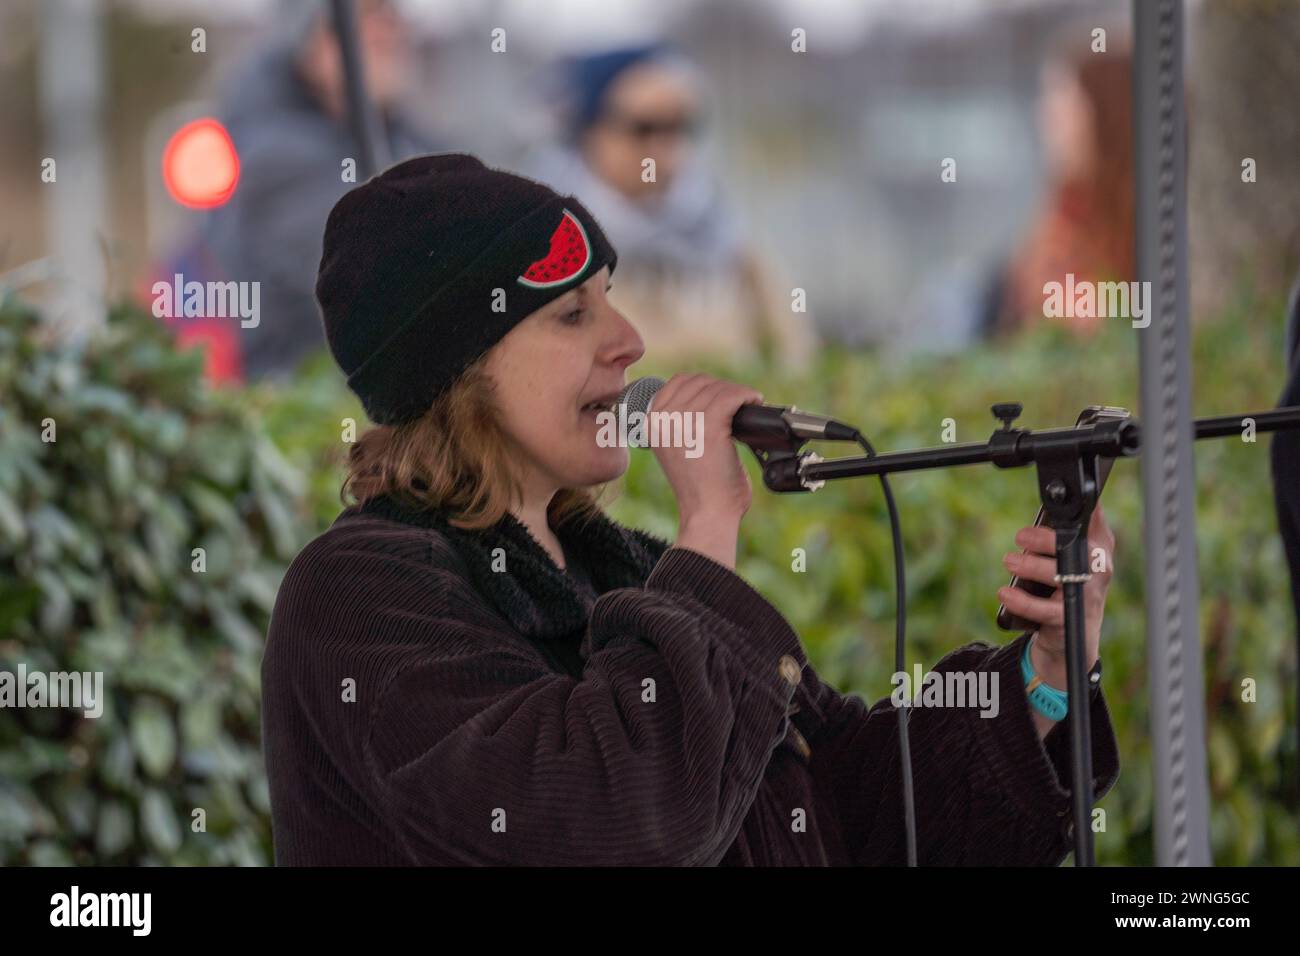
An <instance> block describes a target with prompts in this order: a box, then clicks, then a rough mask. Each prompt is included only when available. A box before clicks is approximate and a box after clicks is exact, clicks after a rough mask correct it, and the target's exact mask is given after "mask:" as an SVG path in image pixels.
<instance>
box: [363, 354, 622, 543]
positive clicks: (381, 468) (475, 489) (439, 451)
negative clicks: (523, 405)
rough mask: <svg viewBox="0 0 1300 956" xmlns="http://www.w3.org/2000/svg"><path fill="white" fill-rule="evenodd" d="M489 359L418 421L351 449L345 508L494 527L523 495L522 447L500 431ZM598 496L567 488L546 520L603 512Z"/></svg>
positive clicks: (381, 429)
mask: <svg viewBox="0 0 1300 956" xmlns="http://www.w3.org/2000/svg"><path fill="white" fill-rule="evenodd" d="M494 394H495V386H494V383H493V382H492V379H491V377H490V376H489V375H488V373H487V369H486V355H484V356H481V357H480V358H479V359H478V360H477V361H475V362H474V363H473V364H472V365H470V366H469V367H468V368H467V369H465V371H464V372H462V373H461V374H460V375H459V376H458V377H457V379H456V381H455V382H453V383H452V385H451V386H450V387H449V388H448V389H447V390H446V391H445V392H443V393H442V394H441V395H439V396H438V398H436V399H435V400H434V402H433V404H432V405H431V406H430V408H429V409H428V411H426V412H425V413H424V414H423V415H421V416H420V417H419V418H418V419H416V420H414V421H411V422H405V423H403V424H400V425H376V426H374V427H372V428H370V429H368V430H367V431H366V432H364V433H363V434H362V435H361V437H360V438H359V439H358V440H357V441H356V443H355V444H353V446H352V447H351V448H350V449H349V451H348V460H347V477H346V478H345V479H344V481H343V487H342V488H341V489H340V492H339V497H340V499H341V500H342V502H343V504H344V505H349V504H352V503H354V502H355V503H357V504H364V503H365V502H367V501H369V500H371V499H372V498H376V497H379V496H380V495H388V496H390V497H392V498H394V499H396V500H398V501H400V502H402V503H403V504H405V505H407V506H414V507H415V508H417V509H429V510H442V511H445V512H447V513H448V520H449V522H450V523H451V524H452V525H454V526H455V527H458V528H463V529H466V530H471V531H476V530H481V529H483V528H488V527H491V526H493V525H495V524H496V523H497V522H498V521H500V520H501V518H502V517H503V516H504V515H505V513H506V512H507V511H509V510H510V509H511V507H512V505H513V504H514V503H515V502H518V501H520V500H522V489H521V487H520V484H519V480H518V476H517V474H516V472H515V469H514V468H513V467H512V460H513V458H514V457H515V453H516V451H517V448H516V446H515V444H514V442H513V441H512V440H511V439H510V438H509V436H507V435H506V433H505V431H504V430H503V429H502V427H501V423H500V417H499V413H498V410H497V406H496V403H495V401H494ZM604 487H606V486H602V488H601V489H599V490H598V491H597V492H596V493H592V492H590V491H588V490H586V489H583V488H561V489H560V490H559V491H558V492H556V494H555V496H554V497H553V498H552V499H551V503H550V506H549V507H548V509H547V515H548V518H549V519H550V521H551V523H552V525H556V526H558V525H559V524H560V523H562V522H563V521H566V520H568V519H570V518H574V517H576V518H580V519H583V520H587V519H590V518H593V517H595V516H596V515H597V514H599V513H601V507H600V504H599V499H600V498H601V496H602V494H603V491H604Z"/></svg>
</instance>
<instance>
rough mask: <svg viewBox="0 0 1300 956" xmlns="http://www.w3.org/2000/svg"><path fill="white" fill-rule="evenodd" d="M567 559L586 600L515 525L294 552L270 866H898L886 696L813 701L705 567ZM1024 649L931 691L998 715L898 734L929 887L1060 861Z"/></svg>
mask: <svg viewBox="0 0 1300 956" xmlns="http://www.w3.org/2000/svg"><path fill="white" fill-rule="evenodd" d="M556 534H557V536H558V537H559V538H560V540H561V542H562V544H563V546H564V550H565V554H566V558H567V560H568V562H569V563H571V564H575V565H580V566H582V567H584V568H585V569H586V571H587V574H588V576H589V578H590V582H591V584H592V585H593V586H594V592H595V593H594V594H591V593H590V592H588V593H586V594H584V588H583V587H582V585H581V583H580V579H578V578H576V577H575V576H574V575H573V574H572V573H566V571H565V570H562V569H560V568H559V567H558V566H557V565H556V564H555V562H554V561H552V560H551V558H550V556H549V554H548V553H547V552H546V551H545V549H543V548H542V546H541V545H540V544H539V543H537V541H536V540H534V539H533V538H532V537H531V536H530V535H529V534H528V532H527V530H526V528H524V526H523V525H521V524H519V523H518V522H516V521H515V520H514V519H513V518H511V517H509V516H507V518H506V519H505V520H504V521H503V522H502V524H500V525H498V526H497V528H494V529H491V530H489V531H486V532H478V533H470V532H465V531H461V530H459V529H455V528H452V527H451V526H449V525H448V524H446V522H445V521H444V520H443V518H442V517H441V516H440V515H438V514H437V513H432V512H423V513H421V512H416V511H412V510H408V509H406V508H404V507H402V506H399V505H397V504H395V503H393V502H392V501H388V500H382V499H381V500H379V501H375V502H371V503H370V504H369V505H367V506H365V507H364V508H355V507H354V508H350V509H348V510H347V511H345V512H344V513H343V514H342V515H340V517H339V518H338V520H337V521H336V522H335V523H334V525H333V526H332V527H331V528H330V529H329V530H328V531H327V532H325V533H324V534H323V535H321V536H320V537H319V538H317V539H316V540H315V541H313V542H312V543H311V544H310V545H308V546H307V547H306V548H305V549H304V550H303V551H302V553H301V554H299V555H298V557H297V558H296V559H295V560H294V562H293V564H292V565H291V567H290V568H289V571H288V573H287V575H286V576H285V579H284V581H283V583H282V585H281V588H280V591H279V595H278V597H277V600H276V604H275V610H274V613H273V616H272V621H271V627H270V633H269V635H268V641H267V648H266V654H265V658H264V662H263V670H262V673H263V687H262V693H263V749H264V754H265V758H266V764H267V772H268V776H269V780H270V790H271V806H272V817H273V826H274V840H275V857H276V862H277V863H278V864H281V865H326V864H355V865H388V864H392V865H409V864H440V865H490V864H522V865H613V864H624V865H710V864H721V865H742V866H757V865H853V864H859V865H878V864H901V863H903V862H905V838H904V827H903V804H902V790H901V783H900V775H899V766H900V763H899V754H898V737H897V725H896V723H895V721H896V720H897V719H898V715H899V713H900V711H899V710H898V709H897V708H896V707H895V706H894V705H893V704H892V703H891V701H890V699H889V698H888V697H885V698H884V699H882V700H881V701H879V702H878V703H877V704H876V705H875V706H873V707H869V706H868V705H867V704H866V703H865V702H864V701H863V700H862V698H861V697H858V696H856V695H844V694H840V693H838V692H836V691H835V690H834V689H832V688H831V687H829V686H828V685H826V684H825V683H824V682H822V681H821V680H820V678H819V677H818V676H817V673H816V672H815V671H814V670H813V668H812V666H811V665H810V664H809V663H808V660H807V658H806V656H805V654H804V651H803V648H802V646H801V645H800V642H799V638H798V636H797V635H796V634H795V632H794V631H793V630H792V629H791V627H790V625H789V624H788V623H787V622H786V620H785V618H784V617H782V615H781V614H780V612H779V611H777V609H776V608H775V607H773V606H772V605H771V604H770V603H768V601H766V600H765V599H764V598H763V597H762V596H761V595H760V594H759V593H758V592H757V591H755V590H754V589H753V588H752V587H750V585H749V584H747V583H746V582H745V581H744V580H743V579H742V578H741V577H739V576H738V575H737V574H736V573H734V572H733V571H731V570H729V569H728V568H726V567H724V566H722V565H720V564H718V563H716V562H715V561H713V560H712V559H710V558H707V557H705V556H704V555H702V554H700V553H698V552H695V551H691V550H688V549H683V548H676V547H671V546H670V545H669V544H668V542H666V541H664V540H662V539H659V538H656V537H654V536H652V535H649V534H647V533H645V532H642V531H637V530H632V529H629V528H626V527H624V526H622V525H620V524H618V523H616V522H614V521H612V520H611V519H609V518H607V517H601V518H599V519H597V520H596V521H594V522H590V523H587V524H586V525H584V526H579V525H578V524H577V523H576V522H570V523H568V524H566V525H564V526H562V527H561V528H557V529H556ZM597 595H598V596H597ZM593 597H594V598H595V600H594V603H593V601H592V598H593ZM1025 640H1026V638H1025V637H1024V636H1022V637H1019V638H1017V639H1015V640H1013V641H1010V642H1009V643H1007V644H1005V645H1003V646H1001V647H994V646H991V645H988V644H985V643H982V642H976V643H972V644H968V645H966V646H964V647H962V648H959V649H957V650H955V651H953V652H952V653H950V654H949V655H947V656H946V657H945V658H944V659H943V660H942V661H941V662H939V664H938V665H936V666H935V668H934V670H936V671H944V672H946V671H954V670H956V671H983V670H987V671H994V672H996V673H997V674H998V675H999V677H998V688H999V691H1000V694H999V697H1000V701H999V711H998V714H997V716H996V717H982V716H980V710H979V709H978V708H977V707H974V706H966V707H947V708H931V707H917V708H912V710H911V717H910V722H909V731H910V739H911V750H912V763H913V773H914V786H915V794H916V813H917V835H918V856H919V861H920V862H921V863H922V864H931V865H934V864H1024V865H1055V864H1059V863H1060V862H1061V861H1062V860H1063V859H1064V858H1065V856H1066V855H1067V852H1068V851H1069V849H1070V848H1071V840H1070V821H1069V815H1070V811H1069V793H1068V784H1069V774H1070V770H1069V741H1068V737H1067V730H1068V728H1067V727H1066V724H1065V722H1062V723H1061V724H1059V725H1058V726H1057V727H1056V728H1054V729H1053V730H1052V732H1051V733H1050V734H1049V735H1048V736H1047V738H1046V739H1045V740H1042V741H1040V739H1039V737H1038V733H1037V731H1036V730H1035V727H1034V724H1033V721H1032V719H1031V717H1030V709H1029V704H1028V702H1027V700H1026V698H1025V694H1024V690H1023V683H1022V681H1021V678H1020V672H1019V654H1020V651H1021V650H1022V648H1023V644H1024V641H1025ZM1091 714H1092V739H1093V755H1092V761H1093V771H1094V774H1095V780H1094V782H1093V785H1094V788H1095V791H1096V795H1097V797H1098V798H1100V797H1101V796H1102V795H1103V794H1105V793H1106V792H1107V791H1108V790H1109V789H1110V787H1111V786H1112V785H1113V784H1114V781H1115V778H1116V776H1117V775H1118V770H1119V768H1118V754H1117V748H1116V743H1115V735H1114V730H1113V728H1112V725H1111V722H1110V716H1109V713H1108V710H1107V707H1106V703H1105V699H1104V697H1103V696H1102V695H1100V694H1099V695H1097V697H1096V698H1095V700H1094V701H1093V702H1092V704H1091ZM1063 784H1064V785H1063Z"/></svg>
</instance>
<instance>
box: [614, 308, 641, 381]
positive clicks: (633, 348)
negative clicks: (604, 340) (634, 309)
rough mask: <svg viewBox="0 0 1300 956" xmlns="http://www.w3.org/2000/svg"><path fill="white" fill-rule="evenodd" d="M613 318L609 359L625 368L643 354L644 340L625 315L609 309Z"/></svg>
mask: <svg viewBox="0 0 1300 956" xmlns="http://www.w3.org/2000/svg"><path fill="white" fill-rule="evenodd" d="M610 313H611V315H612V316H613V319H614V331H613V332H612V333H611V337H610V339H609V343H608V351H609V354H610V356H611V358H610V360H611V361H612V362H615V363H616V364H618V365H621V366H622V367H624V368H626V367H627V366H629V365H634V364H635V363H636V362H637V361H639V360H640V358H641V356H643V355H644V354H645V342H643V341H642V340H641V333H639V332H638V331H637V330H636V326H634V325H633V324H632V323H631V322H630V321H628V319H627V317H626V316H625V315H623V314H622V313H621V312H619V311H618V310H617V309H613V308H611V309H610Z"/></svg>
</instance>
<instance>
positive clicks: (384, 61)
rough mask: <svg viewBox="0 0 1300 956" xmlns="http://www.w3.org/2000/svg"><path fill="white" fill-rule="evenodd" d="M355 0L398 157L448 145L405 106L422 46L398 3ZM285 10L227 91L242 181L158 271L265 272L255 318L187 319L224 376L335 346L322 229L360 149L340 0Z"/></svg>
mask: <svg viewBox="0 0 1300 956" xmlns="http://www.w3.org/2000/svg"><path fill="white" fill-rule="evenodd" d="M354 6H355V10H356V25H357V34H358V45H359V47H360V53H361V58H362V62H363V64H364V68H365V85H366V91H367V94H368V95H369V97H370V99H371V102H372V103H373V104H374V106H375V108H376V110H377V111H378V112H379V115H380V120H381V125H382V128H383V132H384V135H385V136H386V138H387V141H388V146H389V153H390V155H391V157H392V160H393V162H397V161H399V160H401V159H404V158H407V157H409V156H412V155H415V154H417V153H421V152H428V151H431V150H437V149H440V148H442V147H441V146H440V145H439V144H437V143H434V142H432V141H431V140H430V139H429V138H428V137H427V136H426V135H425V134H424V133H422V132H421V131H419V130H417V129H415V128H414V127H413V126H412V125H411V124H410V123H409V122H408V121H407V120H406V119H405V118H404V117H403V115H402V114H401V113H400V111H399V110H398V108H397V103H398V100H399V97H400V95H401V94H402V92H403V90H404V89H405V88H406V86H407V83H408V72H409V65H410V57H411V50H410V47H409V39H408V29H407V26H406V25H405V24H404V22H403V21H402V19H401V17H400V16H399V13H398V11H397V10H396V9H394V6H393V4H392V3H391V2H389V0H356V2H355V5H354ZM276 15H277V29H276V34H275V36H274V37H273V38H272V39H271V41H270V42H269V43H268V44H266V46H265V47H264V48H263V49H261V50H259V51H258V52H257V53H255V54H254V55H253V56H252V57H251V58H250V59H249V60H248V62H247V63H245V64H243V65H241V66H240V67H239V68H238V69H237V70H236V71H235V73H234V75H233V76H232V78H231V80H230V82H229V83H228V84H227V86H226V88H225V91H224V93H223V95H222V97H221V104H222V105H221V108H220V112H219V118H220V119H221V121H222V123H223V124H224V125H225V126H226V129H227V131H228V132H229V133H230V136H231V139H232V140H233V141H234V144H235V148H236V150H237V151H238V154H239V162H240V175H239V185H238V187H237V188H236V190H235V192H234V195H232V196H231V198H230V201H229V202H227V203H226V204H225V205H223V206H220V207H218V208H216V209H213V210H212V211H211V213H210V214H209V215H207V216H206V217H205V218H204V221H203V224H202V225H201V227H200V229H199V231H198V234H197V235H196V236H194V237H193V238H192V239H191V240H190V241H189V242H188V243H187V244H186V245H185V246H184V248H183V249H181V250H180V251H179V253H178V254H177V255H176V256H175V257H174V258H172V259H171V260H170V261H167V262H165V263H164V264H162V266H161V268H160V269H159V270H158V271H159V273H160V276H161V277H162V278H164V279H166V280H170V279H171V277H172V275H173V274H175V273H181V274H183V275H184V276H185V279H186V281H187V282H188V281H189V280H191V279H193V280H197V281H200V282H206V281H210V280H211V281H226V280H236V281H257V282H259V283H260V295H261V309H260V311H261V315H260V321H259V323H258V324H257V325H256V326H255V327H251V328H242V327H240V324H239V322H238V321H237V320H234V319H227V318H201V319H184V320H178V321H179V326H178V336H179V339H180V341H181V342H182V344H193V343H202V344H204V345H206V346H207V349H208V354H207V360H206V361H207V373H208V376H209V378H210V379H213V380H217V381H223V380H241V379H248V380H253V379H260V378H264V377H283V376H286V375H288V374H289V373H290V372H292V371H293V369H294V368H295V367H296V366H297V364H298V363H299V362H300V361H301V360H302V359H303V358H305V357H306V356H307V355H308V354H310V353H312V352H314V351H316V350H317V349H320V348H322V347H323V346H324V344H325V339H324V335H323V333H322V330H321V322H320V315H319V313H318V312H317V308H316V303H315V299H314V298H313V286H314V284H315V281H316V269H317V266H318V265H319V263H320V254H321V234H322V232H323V231H324V228H325V218H326V216H327V215H328V214H329V211H330V208H331V207H332V206H333V205H334V203H335V201H336V200H337V199H338V198H339V197H340V196H341V195H343V193H344V192H346V191H347V190H348V189H350V188H351V187H352V185H353V184H352V183H349V182H344V181H343V166H342V163H343V160H344V159H347V158H351V159H353V160H357V159H358V158H359V153H360V149H359V146H358V144H357V143H356V141H355V138H354V137H353V134H352V129H351V127H350V125H349V122H348V117H347V104H346V96H345V93H344V89H345V87H344V73H343V64H342V59H341V56H340V53H339V46H338V38H337V36H336V34H335V32H334V29H333V25H332V21H331V18H330V16H329V5H328V4H327V3H325V2H323V0H280V2H279V3H278V4H277V8H276ZM358 176H360V172H359V171H358Z"/></svg>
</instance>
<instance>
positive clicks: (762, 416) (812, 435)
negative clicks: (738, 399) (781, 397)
mask: <svg viewBox="0 0 1300 956" xmlns="http://www.w3.org/2000/svg"><path fill="white" fill-rule="evenodd" d="M664 384H665V383H664V380H663V379H661V378H656V377H654V376H647V377H645V378H638V379H637V380H636V381H634V382H631V383H630V384H629V385H628V386H627V387H626V388H625V389H623V391H622V393H621V394H620V395H619V397H618V400H617V401H616V402H615V403H614V407H615V408H617V407H618V406H619V405H626V406H627V413H628V414H629V415H630V414H631V413H633V412H641V413H642V414H649V413H650V410H651V406H652V405H653V404H654V397H655V394H656V393H657V392H658V391H659V389H661V388H663V386H664ZM731 437H732V438H734V439H736V441H738V442H741V443H743V444H746V445H749V446H750V447H751V448H770V447H779V446H785V445H788V444H789V443H790V442H791V441H792V440H795V439H799V440H803V441H857V440H858V430H857V429H856V428H854V427H853V426H852V425H846V424H844V423H843V422H838V421H836V420H835V419H833V418H827V417H826V416H824V415H812V414H809V413H808V412H801V411H799V409H798V408H796V407H795V406H793V405H752V404H751V405H741V406H740V408H738V409H737V410H736V415H735V417H734V418H732V420H731Z"/></svg>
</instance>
